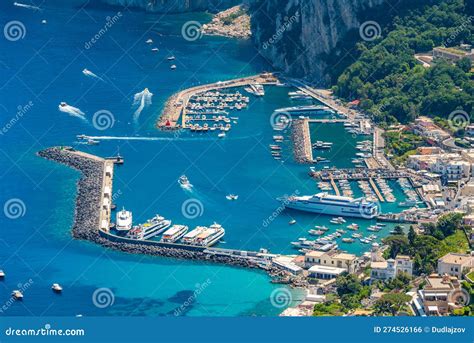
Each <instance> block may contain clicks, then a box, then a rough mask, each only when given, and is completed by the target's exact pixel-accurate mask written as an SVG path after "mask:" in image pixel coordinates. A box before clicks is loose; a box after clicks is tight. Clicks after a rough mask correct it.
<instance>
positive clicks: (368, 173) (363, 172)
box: [311, 168, 412, 182]
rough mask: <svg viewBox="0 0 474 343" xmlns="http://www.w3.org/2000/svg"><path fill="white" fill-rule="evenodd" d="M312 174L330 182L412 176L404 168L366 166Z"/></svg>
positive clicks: (326, 170)
mask: <svg viewBox="0 0 474 343" xmlns="http://www.w3.org/2000/svg"><path fill="white" fill-rule="evenodd" d="M311 176H312V177H314V178H319V179H321V180H322V181H328V182H330V181H331V179H334V180H350V181H359V180H366V181H369V180H370V179H373V178H381V179H399V178H411V177H412V174H410V173H408V172H406V171H403V170H390V169H364V168H345V169H334V168H332V169H325V170H320V171H316V172H312V173H311Z"/></svg>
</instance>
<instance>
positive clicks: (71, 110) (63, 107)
mask: <svg viewBox="0 0 474 343" xmlns="http://www.w3.org/2000/svg"><path fill="white" fill-rule="evenodd" d="M58 108H59V110H60V111H61V112H64V113H67V114H69V115H71V116H73V117H76V118H80V119H82V120H86V121H87V119H86V117H85V114H84V112H82V111H81V110H80V109H78V108H77V107H74V106H71V105H67V104H66V103H61V104H60V105H59V106H58Z"/></svg>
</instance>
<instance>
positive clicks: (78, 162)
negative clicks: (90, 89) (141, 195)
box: [37, 146, 304, 285]
mask: <svg viewBox="0 0 474 343" xmlns="http://www.w3.org/2000/svg"><path fill="white" fill-rule="evenodd" d="M37 155H38V156H40V157H42V158H45V159H48V160H51V161H54V162H57V163H61V164H64V165H67V166H69V167H71V168H74V169H76V170H78V171H80V172H81V178H80V179H79V182H78V188H77V191H78V192H77V197H76V208H75V211H74V212H75V214H74V223H73V228H72V235H73V237H74V238H77V239H83V240H88V241H91V242H94V243H97V244H99V245H102V246H104V247H106V248H111V249H115V250H119V251H123V252H127V253H134V254H145V255H153V256H162V257H171V258H178V259H186V260H196V261H204V262H214V263H221V264H227V265H233V266H239V267H245V268H258V269H263V270H265V271H266V272H267V273H268V274H270V276H272V277H280V276H282V275H286V276H287V277H289V278H290V282H291V283H293V284H294V285H301V283H302V282H303V283H304V281H302V280H301V278H300V277H298V276H297V275H293V274H291V273H290V274H289V275H288V270H287V269H285V268H286V267H285V266H283V267H282V266H281V265H278V263H276V262H275V261H274V259H278V258H281V257H285V258H286V257H291V256H287V255H280V254H270V253H268V251H267V250H266V249H261V250H260V251H245V250H239V249H222V248H210V247H207V246H197V245H188V244H182V243H179V242H176V243H166V242H161V241H157V240H138V239H132V238H129V237H123V236H118V235H115V234H114V233H113V232H112V231H111V230H110V224H111V206H112V198H113V196H112V187H113V176H114V163H117V159H116V158H101V157H98V156H94V155H91V154H87V153H85V152H82V151H78V150H75V149H74V148H72V147H62V146H60V147H51V148H47V149H44V150H41V151H39V152H38V153H37ZM122 161H123V160H122ZM120 163H121V162H120ZM292 268H293V267H292ZM294 268H296V269H298V268H299V267H297V266H296V265H295V267H294ZM300 269H301V268H299V269H298V270H300Z"/></svg>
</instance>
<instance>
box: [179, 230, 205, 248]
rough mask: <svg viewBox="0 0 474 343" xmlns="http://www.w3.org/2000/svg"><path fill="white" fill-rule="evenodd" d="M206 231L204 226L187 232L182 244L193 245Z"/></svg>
mask: <svg viewBox="0 0 474 343" xmlns="http://www.w3.org/2000/svg"><path fill="white" fill-rule="evenodd" d="M206 229H207V227H205V226H197V227H196V228H195V229H194V230H192V231H189V232H188V233H187V234H185V235H184V237H183V243H185V244H193V243H194V241H195V239H196V237H197V236H198V235H199V234H201V233H202V232H203V231H204V230H206Z"/></svg>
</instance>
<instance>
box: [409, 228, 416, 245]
mask: <svg viewBox="0 0 474 343" xmlns="http://www.w3.org/2000/svg"><path fill="white" fill-rule="evenodd" d="M415 239H416V232H415V228H414V227H413V225H410V229H409V230H408V242H409V243H410V246H413V243H414V242H415Z"/></svg>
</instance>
